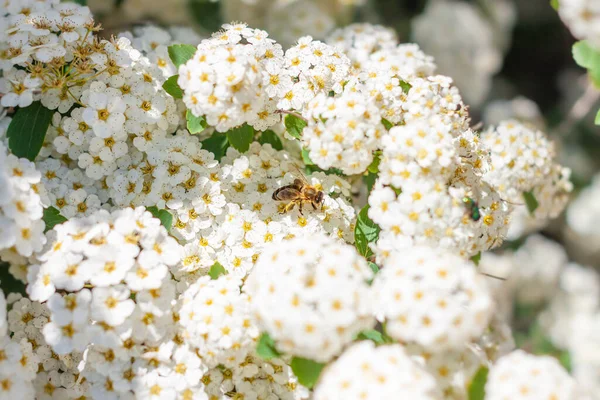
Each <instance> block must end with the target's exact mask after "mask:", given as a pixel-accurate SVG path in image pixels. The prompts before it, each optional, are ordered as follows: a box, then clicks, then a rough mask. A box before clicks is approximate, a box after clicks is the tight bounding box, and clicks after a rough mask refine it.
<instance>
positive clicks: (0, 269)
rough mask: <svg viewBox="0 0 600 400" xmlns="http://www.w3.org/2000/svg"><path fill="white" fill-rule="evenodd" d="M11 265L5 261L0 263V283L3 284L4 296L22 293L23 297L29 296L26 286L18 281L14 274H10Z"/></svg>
mask: <svg viewBox="0 0 600 400" xmlns="http://www.w3.org/2000/svg"><path fill="white" fill-rule="evenodd" d="M9 268H10V265H9V264H8V263H5V262H3V261H0V282H1V283H2V285H1V288H2V290H3V291H4V294H6V295H8V294H9V293H21V294H22V295H23V296H27V294H26V291H25V284H24V283H23V282H22V281H21V280H19V279H16V278H15V277H14V276H13V274H11V273H10V272H9V270H8V269H9Z"/></svg>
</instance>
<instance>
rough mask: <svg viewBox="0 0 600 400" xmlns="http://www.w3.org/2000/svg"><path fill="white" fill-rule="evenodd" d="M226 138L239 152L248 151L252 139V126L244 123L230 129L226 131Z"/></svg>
mask: <svg viewBox="0 0 600 400" xmlns="http://www.w3.org/2000/svg"><path fill="white" fill-rule="evenodd" d="M227 140H228V141H229V144H230V145H231V146H232V147H233V148H234V149H236V150H237V151H239V152H240V153H243V152H245V151H248V149H249V148H250V143H252V141H253V140H254V128H253V127H251V126H250V125H248V124H244V125H242V126H238V127H237V128H233V129H230V130H228V131H227Z"/></svg>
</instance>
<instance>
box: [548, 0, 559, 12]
mask: <svg viewBox="0 0 600 400" xmlns="http://www.w3.org/2000/svg"><path fill="white" fill-rule="evenodd" d="M550 5H551V6H552V8H554V9H555V10H556V11H558V7H560V4H558V0H550Z"/></svg>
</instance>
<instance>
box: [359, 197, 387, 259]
mask: <svg viewBox="0 0 600 400" xmlns="http://www.w3.org/2000/svg"><path fill="white" fill-rule="evenodd" d="M380 230H381V229H380V228H379V226H378V225H377V224H376V223H375V222H373V221H371V220H370V219H369V206H368V205H366V206H364V207H363V209H362V210H360V212H359V213H358V217H357V218H356V226H355V227H354V245H355V246H356V249H357V250H358V252H359V253H360V254H361V255H362V256H364V257H365V258H369V257H371V256H372V255H373V251H372V250H371V248H370V247H369V243H373V242H375V241H377V239H378V238H379V231H380Z"/></svg>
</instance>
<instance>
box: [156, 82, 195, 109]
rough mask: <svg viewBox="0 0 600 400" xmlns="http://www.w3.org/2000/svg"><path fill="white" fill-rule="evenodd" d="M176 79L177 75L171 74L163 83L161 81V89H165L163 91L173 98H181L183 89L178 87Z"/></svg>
mask: <svg viewBox="0 0 600 400" xmlns="http://www.w3.org/2000/svg"><path fill="white" fill-rule="evenodd" d="M177 79H179V75H173V76H172V77H170V78H169V79H167V80H166V81H165V83H163V85H162V87H163V89H165V92H167V93H169V94H170V95H171V96H173V97H174V98H176V99H181V98H183V90H181V88H180V87H179V84H178V83H177ZM188 111H189V110H188Z"/></svg>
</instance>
